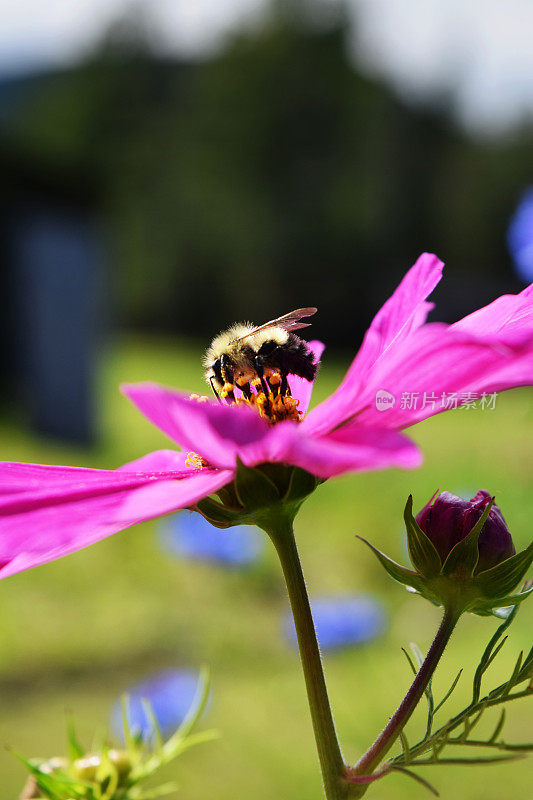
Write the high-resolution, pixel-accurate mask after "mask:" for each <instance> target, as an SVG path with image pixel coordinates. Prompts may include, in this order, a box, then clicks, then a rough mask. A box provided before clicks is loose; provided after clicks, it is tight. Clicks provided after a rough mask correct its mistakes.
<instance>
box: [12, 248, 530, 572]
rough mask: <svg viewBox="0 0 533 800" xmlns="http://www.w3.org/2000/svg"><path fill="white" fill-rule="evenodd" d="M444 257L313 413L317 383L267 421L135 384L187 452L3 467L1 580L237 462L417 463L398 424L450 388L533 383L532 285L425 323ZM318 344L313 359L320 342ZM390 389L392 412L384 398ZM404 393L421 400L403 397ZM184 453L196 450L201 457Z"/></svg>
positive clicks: (163, 505) (330, 471)
mask: <svg viewBox="0 0 533 800" xmlns="http://www.w3.org/2000/svg"><path fill="white" fill-rule="evenodd" d="M442 266H443V265H442V262H441V261H439V259H438V258H437V257H436V256H434V255H431V254H428V253H425V254H423V255H422V256H420V258H419V259H418V261H417V262H416V264H415V265H414V266H413V267H412V269H411V270H410V271H409V272H408V273H407V275H406V276H405V278H404V279H403V281H402V282H401V283H400V285H399V287H398V288H397V290H396V291H395V293H394V294H393V295H392V297H391V298H390V299H389V300H388V301H387V302H386V303H385V305H384V306H383V308H382V309H381V310H380V311H379V312H378V314H377V315H376V317H375V318H374V320H373V322H372V324H371V326H370V328H369V330H368V331H367V333H366V335H365V338H364V341H363V344H362V346H361V348H360V350H359V352H358V354H357V356H356V358H355V359H354V361H353V363H352V364H351V366H350V368H349V369H348V372H347V374H346V376H345V378H344V380H343V381H342V383H341V384H340V386H339V388H338V389H337V390H336V391H335V392H334V393H333V394H332V395H331V397H329V398H328V399H327V400H326V401H325V402H323V403H321V404H320V405H319V406H317V407H316V408H314V409H313V410H312V411H311V412H310V413H309V414H307V415H306V412H307V408H308V406H309V401H310V397H311V391H312V385H311V384H310V383H307V382H306V381H304V380H302V379H300V378H297V377H295V376H292V377H291V378H290V385H291V393H292V396H293V397H294V398H296V399H297V400H298V401H299V410H300V411H301V412H302V414H303V415H304V416H303V419H302V420H301V422H299V423H297V422H295V421H292V420H284V421H282V422H279V423H277V424H275V425H270V424H268V422H267V421H265V419H263V418H261V417H260V416H259V414H258V413H257V412H256V411H255V410H254V409H252V408H248V407H245V405H226V404H220V403H217V402H216V401H207V402H201V403H200V402H198V401H197V400H195V399H192V398H190V397H188V396H187V395H185V394H181V393H180V392H177V391H175V390H173V389H169V388H165V387H163V386H159V385H157V384H154V383H141V384H133V385H127V386H125V387H123V391H124V393H125V394H126V395H127V396H128V397H129V398H130V399H131V400H132V401H133V402H134V403H135V405H136V406H137V407H138V408H139V409H140V411H141V412H142V413H143V414H144V415H145V416H146V417H148V419H149V420H150V421H151V422H153V423H154V424H155V425H157V426H158V427H159V428H160V429H161V430H163V431H164V432H165V433H166V434H167V435H168V436H169V437H170V439H172V440H173V441H174V442H175V443H176V444H177V445H179V446H180V447H181V448H183V449H182V451H177V450H160V451H157V452H155V453H150V454H148V455H146V456H143V457H142V458H140V459H138V460H137V461H134V462H131V463H129V464H125V465H124V466H122V467H120V468H119V469H116V470H99V469H84V468H82V467H56V466H41V465H35V464H17V463H7V462H5V463H0V534H1V536H0V577H6V576H7V575H12V574H14V573H16V572H20V571H21V570H24V569H28V568H30V567H34V566H37V565H38V564H42V563H45V562H47V561H51V560H53V559H55V558H59V557H60V556H63V555H66V554H68V553H71V552H73V551H75V550H79V549H80V548H82V547H85V546H87V545H89V544H92V543H94V542H96V541H98V540H100V539H102V538H104V537H105V536H109V535H110V534H112V533H115V532H117V531H120V530H123V529H124V528H127V527H128V526H130V525H133V524H135V523H137V522H141V521H144V520H147V519H151V518H153V517H157V516H159V515H161V514H167V513H169V512H172V511H175V510H177V509H180V508H186V507H191V506H194V505H195V504H196V503H198V502H199V501H200V500H201V499H202V498H205V497H207V496H208V495H210V494H213V493H215V492H217V491H218V490H220V489H221V488H222V487H223V486H224V485H226V484H228V483H230V482H231V481H232V480H233V478H234V476H235V471H236V466H237V458H239V459H240V460H241V461H242V462H243V463H244V464H246V465H247V466H250V467H252V466H255V465H258V464H262V463H265V462H281V463H285V464H290V465H295V466H298V467H301V468H303V469H305V470H307V471H308V472H310V473H313V474H314V475H316V476H318V477H320V478H329V477H332V476H335V475H339V474H341V473H344V472H358V471H366V470H374V469H385V468H388V467H402V468H414V467H417V466H419V465H420V463H421V460H422V456H421V454H420V452H419V450H418V448H417V447H416V446H415V445H414V443H413V442H411V441H410V440H409V439H408V438H407V437H406V436H405V435H404V434H403V433H401V432H400V431H401V430H402V429H404V428H406V427H409V426H410V425H413V424H414V423H416V422H418V421H420V420H421V419H424V418H426V417H429V416H431V415H432V414H436V413H439V412H440V411H442V410H444V408H445V407H446V406H445V405H443V404H442V398H443V397H448V396H449V395H457V402H458V404H461V403H462V402H464V401H465V400H467V399H468V398H469V397H471V396H472V395H474V394H475V396H480V395H481V394H482V393H485V394H491V393H493V392H499V391H502V390H503V389H509V388H511V387H514V386H521V385H526V384H530V383H532V382H533V312H532V309H533V303H532V298H533V291H532V290H533V286H531V287H529V289H526V290H525V291H523V292H521V293H520V294H518V295H504V296H503V297H500V298H498V299H497V300H496V301H495V302H493V303H492V304H490V305H489V306H486V307H485V308H482V309H480V310H479V311H476V312H475V313H473V314H470V315H469V316H467V317H465V318H464V319H462V320H460V321H459V322H457V323H455V324H454V325H445V324H442V323H429V324H425V320H426V316H427V313H428V311H429V310H430V309H431V308H432V304H431V303H428V302H427V301H426V298H427V297H428V295H429V294H430V293H431V292H432V290H433V289H434V287H435V286H436V284H437V283H438V281H439V280H440V277H441V273H442ZM310 346H311V347H312V349H313V350H314V352H315V355H316V357H317V358H319V357H320V354H321V353H322V350H323V346H322V345H321V344H320V343H319V342H311V343H310ZM382 393H385V397H387V398H388V400H387V402H386V403H385V404H384V407H385V410H382V408H383V404H379V403H378V402H377V400H376V397H377V395H378V394H379V395H382ZM404 394H409V395H410V396H413V395H415V394H416V395H417V398H420V402H417V403H413V402H411V403H403V402H402V397H403V395H404ZM391 398H392V399H391ZM423 400H424V402H423ZM448 405H449V404H448ZM188 451H193V453H195V454H198V456H199V457H200V458H197V459H193V460H192V464H193V466H189V465H190V464H191V459H190V457H189V458H188V457H187V453H188ZM195 463H196V465H197V466H200V467H201V468H195V467H194V464H195Z"/></svg>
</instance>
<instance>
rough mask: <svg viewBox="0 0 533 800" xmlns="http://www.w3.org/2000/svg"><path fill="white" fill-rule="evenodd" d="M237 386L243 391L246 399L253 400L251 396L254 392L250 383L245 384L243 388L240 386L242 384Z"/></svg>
mask: <svg viewBox="0 0 533 800" xmlns="http://www.w3.org/2000/svg"><path fill="white" fill-rule="evenodd" d="M237 386H238V387H239V389H240V390H241V392H242V393H243V395H244V396H245V397H246V399H247V400H249V399H250V398H251V396H252V390H251V388H250V383H249V382H248V381H247V382H246V383H243V385H242V386H241V385H240V383H237Z"/></svg>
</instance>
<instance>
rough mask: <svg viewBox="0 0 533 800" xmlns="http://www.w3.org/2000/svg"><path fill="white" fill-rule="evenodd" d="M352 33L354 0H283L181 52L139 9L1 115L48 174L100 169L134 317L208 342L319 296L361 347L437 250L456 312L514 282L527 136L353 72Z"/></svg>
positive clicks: (118, 269)
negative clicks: (167, 47)
mask: <svg viewBox="0 0 533 800" xmlns="http://www.w3.org/2000/svg"><path fill="white" fill-rule="evenodd" d="M326 12H327V13H326ZM347 33H348V23H347V19H346V16H345V14H344V13H343V9H342V4H339V5H338V6H335V13H331V4H329V3H323V2H318V0H298V1H297V0H294V2H283V3H279V2H274V3H272V6H271V9H270V13H269V15H268V16H267V18H266V19H265V20H263V23H262V24H261V25H257V26H256V28H255V29H254V30H247V31H246V32H242V33H241V34H239V35H236V36H235V37H234V38H233V39H232V40H231V41H229V42H227V44H226V45H225V47H224V49H223V51H222V52H220V53H218V54H216V55H214V56H212V57H210V58H209V59H206V60H204V61H201V62H195V63H189V64H185V63H180V62H177V61H172V62H170V61H162V60H157V59H156V58H154V57H153V56H152V54H151V50H150V36H149V31H147V28H146V25H145V24H144V23H143V20H142V18H140V17H139V16H134V17H130V18H128V19H126V20H123V21H122V22H121V23H120V24H117V25H115V26H114V27H113V28H112V29H110V31H109V32H108V35H107V36H106V38H105V40H104V41H103V42H102V44H101V46H100V48H99V49H98V51H97V52H95V53H94V54H93V56H92V57H91V58H90V60H88V61H87V62H86V63H84V64H81V65H80V66H79V67H78V68H77V69H74V70H71V71H68V72H63V73H57V74H52V75H49V76H48V77H47V78H46V79H41V81H40V85H39V92H38V93H34V95H33V96H32V97H31V98H30V99H28V100H27V101H26V102H25V103H24V104H23V105H22V107H21V108H19V109H18V110H17V113H16V114H15V115H13V116H12V117H11V119H10V123H9V126H8V128H7V129H6V127H5V125H4V130H7V133H8V135H6V136H5V137H4V139H5V140H7V139H9V140H10V142H11V147H14V144H13V143H14V142H16V148H17V150H18V151H19V152H22V153H25V154H27V153H31V154H32V157H33V158H39V159H40V161H41V162H43V163H45V164H46V165H47V166H48V169H50V170H51V171H57V170H65V171H69V170H71V169H73V168H74V167H73V165H75V164H78V165H79V164H80V163H83V164H84V165H85V169H86V172H88V173H89V174H91V176H92V177H93V178H94V179H97V180H98V182H99V184H100V186H101V187H102V193H101V196H102V210H103V212H104V218H105V219H106V220H107V226H108V228H109V231H110V235H111V240H112V242H113V254H112V261H113V263H114V264H115V276H116V277H115V287H116V296H117V301H118V306H119V308H120V313H121V318H122V320H123V321H124V322H125V323H127V324H128V325H136V326H139V325H142V326H150V327H154V326H155V327H157V328H161V329H167V330H179V331H182V332H193V333H198V334H200V335H202V336H203V337H205V338H208V337H209V336H210V335H211V334H213V333H214V332H215V331H216V330H217V329H220V328H222V327H224V326H225V325H227V323H228V322H230V321H232V320H234V319H243V318H251V319H252V320H254V321H256V322H261V321H263V320H264V319H267V318H269V317H270V316H274V315H277V314H279V313H283V312H285V311H287V310H289V309H290V308H292V307H297V306H301V305H306V304H316V305H319V306H320V312H321V313H320V318H317V322H316V323H315V325H314V331H315V333H316V334H318V335H321V336H324V337H327V338H328V341H330V342H333V343H337V344H339V343H342V342H343V341H348V342H349V346H350V348H351V349H353V344H354V337H355V335H356V333H357V331H362V330H363V329H364V327H365V326H366V324H367V322H368V320H369V317H370V315H371V313H372V312H373V310H374V309H375V308H376V307H377V305H378V304H379V302H381V301H382V300H383V299H384V298H385V297H386V295H387V293H388V292H389V291H390V290H391V289H392V288H393V286H394V285H395V283H396V282H397V280H398V277H399V275H401V274H402V273H403V271H404V270H405V269H406V268H407V267H408V266H409V265H410V264H411V263H412V262H413V261H414V259H415V258H416V256H417V255H418V254H419V252H420V251H421V250H424V249H430V250H434V251H436V252H438V253H439V255H441V256H442V257H443V258H445V259H447V260H448V262H449V279H448V282H447V284H446V286H445V287H444V291H443V293H442V294H441V297H442V298H443V300H444V304H440V308H441V309H442V308H444V311H445V313H446V314H447V316H449V317H454V316H456V315H457V314H460V313H465V312H467V311H468V310H470V309H472V308H473V307H474V306H478V305H479V304H481V303H483V302H486V301H487V300H489V299H490V297H491V296H493V295H494V294H495V293H496V292H497V291H500V290H509V289H513V283H514V281H515V279H514V278H513V276H512V273H511V271H510V267H509V257H508V255H507V254H506V251H505V229H506V225H507V221H508V215H509V214H510V212H511V210H512V208H513V207H514V204H515V200H516V198H517V197H518V195H519V194H520V193H521V189H522V187H523V185H524V183H525V182H527V180H528V178H527V175H526V173H529V180H531V169H532V168H533V148H531V130H530V129H527V128H524V129H523V130H522V131H518V132H517V133H516V135H515V137H514V138H513V139H506V140H503V141H499V140H493V141H488V142H487V141H485V142H483V141H482V142H480V141H472V140H471V139H469V138H468V137H467V136H466V134H464V133H462V132H460V131H459V130H458V129H456V128H455V127H454V126H453V124H452V122H451V120H450V116H449V113H448V109H447V105H446V103H445V102H439V103H438V102H435V105H434V107H433V108H421V107H412V106H408V105H406V104H405V103H403V102H401V101H400V100H399V99H398V98H397V97H396V96H395V95H394V93H393V92H392V90H391V89H389V88H388V87H386V86H385V85H384V84H383V83H380V82H379V81H377V80H375V79H370V78H368V77H365V76H363V75H361V74H359V73H358V72H357V71H356V70H355V69H354V67H353V63H352V61H351V60H350V58H349V56H348V54H347V44H346V43H347ZM515 287H516V288H517V289H518V288H520V287H519V284H518V283H515ZM347 337H348V338H347Z"/></svg>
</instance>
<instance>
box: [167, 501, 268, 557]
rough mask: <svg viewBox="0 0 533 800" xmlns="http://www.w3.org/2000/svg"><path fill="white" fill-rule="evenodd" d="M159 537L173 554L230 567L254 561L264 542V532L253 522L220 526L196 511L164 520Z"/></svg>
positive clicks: (184, 512)
mask: <svg viewBox="0 0 533 800" xmlns="http://www.w3.org/2000/svg"><path fill="white" fill-rule="evenodd" d="M159 540H160V543H161V547H162V549H163V550H164V551H165V552H166V553H168V554H170V555H172V556H179V557H181V558H189V559H193V560H195V561H211V562H215V563H217V564H222V565H224V566H227V567H242V566H247V565H248V564H252V563H254V562H255V561H257V559H258V558H259V556H260V555H261V553H262V551H263V548H264V546H265V542H264V537H263V535H262V534H261V532H260V531H259V529H258V528H255V527H254V526H253V525H239V526H237V527H235V528H228V529H227V530H220V529H219V528H215V527H213V525H211V524H210V523H209V522H207V520H205V519H204V518H203V517H202V515H201V514H198V513H197V512H195V511H193V512H190V511H183V512H180V513H178V514H173V515H172V516H171V517H166V518H165V519H163V520H161V522H160V523H159Z"/></svg>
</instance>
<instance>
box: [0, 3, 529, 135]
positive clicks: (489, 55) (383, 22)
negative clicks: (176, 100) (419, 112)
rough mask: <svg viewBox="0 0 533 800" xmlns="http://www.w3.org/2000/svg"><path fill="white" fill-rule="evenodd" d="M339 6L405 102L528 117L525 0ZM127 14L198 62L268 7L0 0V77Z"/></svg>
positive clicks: (362, 49)
mask: <svg viewBox="0 0 533 800" xmlns="http://www.w3.org/2000/svg"><path fill="white" fill-rule="evenodd" d="M324 2H325V3H330V4H333V3H334V0H324ZM347 4H348V6H349V9H350V18H351V20H352V22H353V25H352V35H351V52H352V56H353V58H354V61H355V62H356V63H358V64H359V65H360V66H363V67H364V68H365V69H366V70H367V71H369V72H370V73H372V74H376V75H380V76H384V77H385V78H387V79H388V80H389V81H390V82H391V83H392V84H394V85H395V86H396V87H397V89H398V91H399V92H401V93H402V94H403V95H406V96H410V97H413V98H418V99H421V100H424V99H425V98H427V97H431V96H433V95H435V94H439V93H440V94H443V93H444V94H450V93H451V94H453V97H454V98H455V102H456V110H457V113H458V115H459V118H460V119H461V120H462V121H463V122H464V123H465V124H466V125H467V126H468V127H469V128H470V129H471V130H473V131H477V132H481V133H483V132H496V133H498V132H500V131H501V130H505V129H506V128H508V127H510V126H512V125H514V124H516V123H519V122H520V121H522V120H524V119H525V118H529V119H530V120H531V118H532V117H533V46H532V41H533V0H347ZM135 7H136V8H137V9H141V11H142V14H143V17H144V19H145V20H146V24H147V26H148V28H149V31H150V39H151V42H152V46H153V48H154V51H155V52H157V53H160V54H162V55H166V56H169V55H170V56H188V57H191V56H193V57H199V56H202V55H204V54H206V53H209V52H212V51H213V50H215V49H216V48H217V47H220V46H221V44H223V42H224V40H225V38H226V37H227V35H228V33H230V32H231V31H232V30H234V29H235V27H237V26H242V25H253V24H254V22H255V21H256V20H257V19H260V17H261V14H262V13H264V11H265V8H266V0H71V2H65V1H64V0H46V2H43V0H16V2H13V1H12V0H0V76H1V75H6V74H16V73H20V72H27V71H29V70H35V69H42V68H47V67H53V66H57V65H68V64H71V63H75V62H76V60H78V59H79V58H80V57H82V56H83V55H84V54H85V53H87V52H89V51H90V49H91V47H93V46H94V44H95V43H96V42H97V41H98V39H99V38H100V37H101V35H102V34H103V32H104V31H105V30H106V28H107V27H108V26H109V25H110V24H111V23H112V22H113V21H114V20H116V19H117V18H120V16H121V15H123V14H124V13H126V12H127V11H128V9H132V8H135ZM43 10H45V11H44V13H43Z"/></svg>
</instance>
